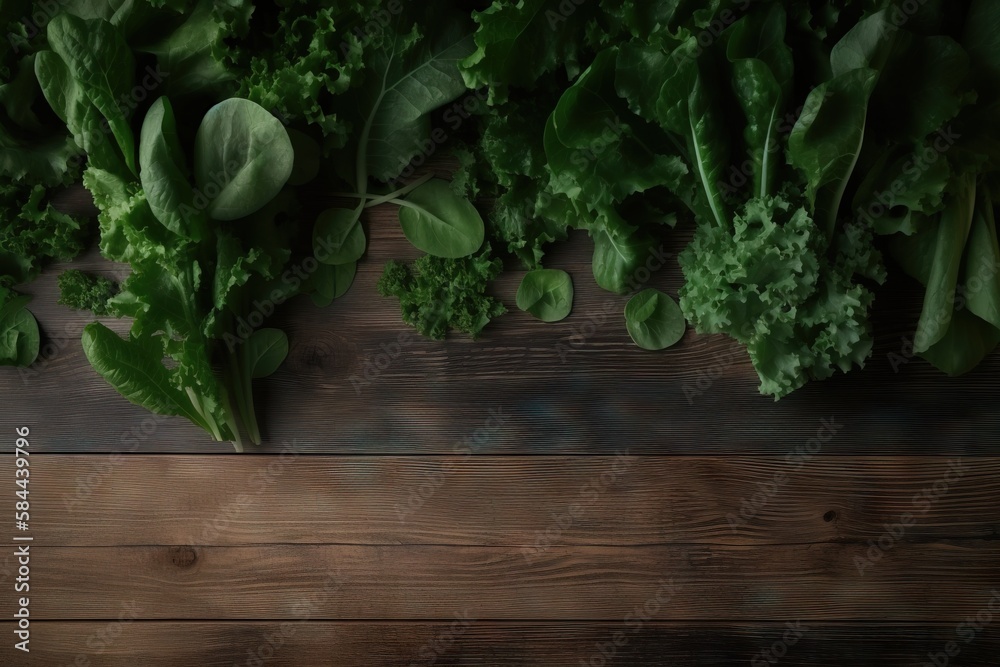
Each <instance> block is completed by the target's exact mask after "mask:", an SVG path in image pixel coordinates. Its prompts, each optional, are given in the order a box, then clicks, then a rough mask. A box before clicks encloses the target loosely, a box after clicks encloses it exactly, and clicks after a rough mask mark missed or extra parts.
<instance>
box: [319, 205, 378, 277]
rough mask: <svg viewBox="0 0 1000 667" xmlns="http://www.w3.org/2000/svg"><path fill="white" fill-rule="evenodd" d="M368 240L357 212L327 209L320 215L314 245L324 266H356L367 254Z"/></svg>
mask: <svg viewBox="0 0 1000 667" xmlns="http://www.w3.org/2000/svg"><path fill="white" fill-rule="evenodd" d="M367 244H368V240H367V239H366V238H365V230H364V229H362V228H361V220H360V218H359V217H358V212H357V211H356V210H350V209H344V208H331V209H327V210H326V211H324V212H323V213H321V214H320V216H319V219H317V220H316V227H315V228H314V229H313V245H314V246H315V247H316V248H317V249H322V250H323V252H322V253H317V254H318V255H319V257H320V260H321V261H322V262H323V263H324V264H330V265H333V266H339V265H343V264H354V263H355V262H357V261H358V260H359V259H361V256H362V255H364V254H365V247H366V246H367Z"/></svg>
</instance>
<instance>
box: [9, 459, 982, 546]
mask: <svg viewBox="0 0 1000 667" xmlns="http://www.w3.org/2000/svg"><path fill="white" fill-rule="evenodd" d="M32 460H33V462H34V465H33V467H32V468H31V470H32V482H31V499H32V508H31V515H32V521H33V524H34V525H35V526H38V535H37V537H36V538H35V541H34V544H35V546H36V547H40V546H127V545H167V546H172V545H187V544H191V545H246V544H256V543H261V542H269V543H282V544H285V543H310V544H357V545H401V544H450V545H464V546H476V545H478V546H512V547H513V546H527V545H532V544H541V545H547V544H563V545H603V546H635V545H649V544H661V545H662V544H678V543H689V544H732V545H740V544H746V545H764V544H791V543H798V544H805V543H824V542H852V541H853V542H864V541H865V540H868V539H877V538H878V537H879V536H880V535H881V534H883V533H884V532H885V530H886V528H885V527H884V524H885V523H890V524H891V523H894V522H898V521H900V517H901V515H902V514H904V513H910V514H912V515H913V516H914V524H913V525H911V526H909V527H907V529H906V531H905V534H904V535H903V536H902V537H901V539H903V540H907V541H928V540H940V539H977V538H984V539H995V538H997V537H998V536H1000V505H998V504H997V503H995V502H993V499H995V498H996V497H998V495H1000V459H998V458H967V459H964V460H961V461H960V460H958V459H953V460H948V459H945V458H943V457H935V458H929V457H857V458H851V459H844V458H843V457H830V456H817V457H813V458H810V459H809V460H807V461H799V460H795V461H793V462H787V461H786V460H785V459H784V457H772V458H747V457H738V458H737V457H733V458H722V457H636V456H630V455H625V454H624V453H623V455H622V456H621V457H617V458H616V457H576V458H574V457H468V456H466V457H332V456H294V455H293V454H289V455H288V456H286V457H285V458H284V460H282V458H281V457H275V456H247V455H238V454H236V455H228V456H213V457H204V456H195V455H172V456H143V455H135V456H120V457H117V458H115V457H113V456H66V455H46V456H42V457H36V458H35V459H32ZM0 479H13V460H12V458H10V457H4V459H3V461H2V462H0ZM948 480H950V482H949V481H948ZM935 484H938V486H937V488H936V489H935ZM925 492H926V493H925ZM571 512H575V513H576V516H573V515H572V514H571ZM549 531H552V532H551V533H549V536H548V537H547V536H546V535H547V533H548V532H549ZM553 536H554V537H553Z"/></svg>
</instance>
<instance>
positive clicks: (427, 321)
mask: <svg viewBox="0 0 1000 667" xmlns="http://www.w3.org/2000/svg"><path fill="white" fill-rule="evenodd" d="M502 268H503V265H502V263H501V262H500V260H498V259H491V258H490V247H489V245H486V246H485V247H484V248H483V251H482V252H481V253H479V254H478V255H474V256H471V257H462V258H459V259H447V258H441V257H433V256H431V255H424V256H423V257H421V258H419V259H418V260H417V261H415V262H414V263H413V266H412V267H408V266H406V265H405V264H403V263H401V262H396V261H389V262H388V263H387V264H386V266H385V271H384V273H383V274H382V278H381V279H380V280H379V282H378V291H379V293H380V294H382V296H394V297H397V298H398V299H399V304H400V307H401V308H402V313H403V321H404V322H406V323H407V324H409V325H411V326H413V327H415V328H416V329H417V331H418V332H420V333H421V334H422V335H424V336H427V337H428V338H434V339H437V340H444V338H445V336H446V335H447V334H448V330H449V329H454V330H456V331H462V332H465V333H467V334H469V335H470V336H472V337H473V338H476V337H478V336H479V335H480V333H482V330H483V329H484V328H485V327H486V325H487V324H489V323H490V320H491V319H493V318H494V317H499V316H500V315H503V314H504V313H505V312H507V310H506V308H504V306H503V304H502V303H500V301H498V300H497V299H495V298H493V297H492V296H489V295H487V294H486V290H487V288H488V286H489V283H490V281H491V280H493V279H494V278H496V277H497V276H498V275H499V274H500V271H501V270H502Z"/></svg>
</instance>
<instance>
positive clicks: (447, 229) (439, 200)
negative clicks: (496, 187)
mask: <svg viewBox="0 0 1000 667" xmlns="http://www.w3.org/2000/svg"><path fill="white" fill-rule="evenodd" d="M399 203H400V208H399V223H400V225H402V227H403V234H405V235H406V238H407V239H408V240H409V241H410V243H412V244H413V245H414V247H416V248H417V249H419V250H423V251H424V252H426V253H427V254H429V255H434V256H435V257H445V258H451V259H457V258H459V257H465V256H467V255H471V254H472V253H474V252H476V251H477V250H479V248H480V247H481V246H482V245H483V241H484V240H485V238H486V227H485V225H484V223H483V218H482V217H481V216H480V215H479V211H477V210H476V207H475V206H473V205H472V204H471V203H470V202H469V201H468V200H467V199H464V198H462V197H459V196H458V195H456V194H455V192H454V190H452V189H451V185H450V184H448V182H446V181H442V180H440V179H434V180H431V181H427V182H426V183H424V184H423V185H421V186H420V187H419V188H417V189H416V190H414V191H413V192H412V193H410V194H409V195H408V196H407V198H406V200H404V201H402V202H399Z"/></svg>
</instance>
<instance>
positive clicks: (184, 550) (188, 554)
mask: <svg viewBox="0 0 1000 667" xmlns="http://www.w3.org/2000/svg"><path fill="white" fill-rule="evenodd" d="M196 560H198V554H197V553H196V552H195V550H194V549H192V548H191V547H171V548H170V562H172V563H173V564H174V565H176V566H177V567H191V566H192V565H194V562H195V561H196Z"/></svg>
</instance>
